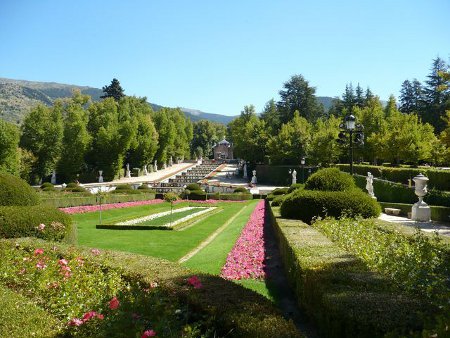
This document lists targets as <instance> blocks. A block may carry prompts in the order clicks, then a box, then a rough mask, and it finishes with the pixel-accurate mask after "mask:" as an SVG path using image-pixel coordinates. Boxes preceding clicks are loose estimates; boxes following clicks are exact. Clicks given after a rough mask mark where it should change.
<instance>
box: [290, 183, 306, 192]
mask: <svg viewBox="0 0 450 338" xmlns="http://www.w3.org/2000/svg"><path fill="white" fill-rule="evenodd" d="M304 187H305V185H304V184H302V183H295V184H292V185H291V186H290V187H289V189H288V193H291V192H293V191H294V190H297V189H303V188H304Z"/></svg>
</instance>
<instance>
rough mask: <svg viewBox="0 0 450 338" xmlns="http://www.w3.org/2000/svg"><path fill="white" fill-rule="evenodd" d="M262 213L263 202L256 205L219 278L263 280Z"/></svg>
mask: <svg viewBox="0 0 450 338" xmlns="http://www.w3.org/2000/svg"><path fill="white" fill-rule="evenodd" d="M264 212H265V202H264V200H261V201H259V202H258V204H257V205H256V208H255V210H253V213H252V214H251V216H250V219H249V221H248V222H247V224H246V225H245V227H244V229H243V230H242V233H241V236H240V237H239V238H238V240H237V241H236V244H235V245H234V247H233V249H232V250H231V252H230V253H229V254H228V257H227V261H226V263H225V265H224V267H223V268H222V273H221V276H222V277H223V278H226V279H237V280H239V279H245V278H264V277H265V272H264V256H265V250H264Z"/></svg>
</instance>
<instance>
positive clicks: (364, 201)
mask: <svg viewBox="0 0 450 338" xmlns="http://www.w3.org/2000/svg"><path fill="white" fill-rule="evenodd" d="M280 212H281V216H282V217H284V218H294V219H300V220H302V221H304V222H306V223H311V221H312V219H313V218H314V217H326V216H331V217H337V218H339V217H341V216H343V215H346V216H347V217H355V216H357V215H360V216H362V217H363V218H370V217H377V216H378V215H379V214H380V212H381V207H380V205H379V204H378V203H377V202H376V201H375V200H374V199H373V198H371V197H370V196H369V195H368V194H366V193H364V192H363V191H362V190H360V189H352V190H348V191H312V190H297V191H294V192H293V193H291V194H289V195H287V196H285V198H284V200H283V203H282V204H281V208H280Z"/></svg>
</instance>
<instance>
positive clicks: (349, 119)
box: [336, 114, 364, 175]
mask: <svg viewBox="0 0 450 338" xmlns="http://www.w3.org/2000/svg"><path fill="white" fill-rule="evenodd" d="M339 128H341V131H340V133H339V138H338V139H337V140H336V141H337V142H338V143H339V144H341V145H344V144H346V143H347V140H348V141H350V147H349V148H350V174H352V175H353V144H357V145H364V133H363V130H364V127H363V125H362V124H361V123H356V117H355V116H353V115H352V114H350V115H347V116H346V117H345V118H344V122H343V123H341V124H340V125H339ZM347 134H348V136H347Z"/></svg>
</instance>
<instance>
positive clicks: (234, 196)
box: [192, 193, 253, 201]
mask: <svg viewBox="0 0 450 338" xmlns="http://www.w3.org/2000/svg"><path fill="white" fill-rule="evenodd" d="M192 199H193V198H192ZM208 199H211V200H224V201H247V200H251V199H253V195H252V194H249V193H231V194H229V193H226V194H225V193H223V194H219V193H215V194H208Z"/></svg>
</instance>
